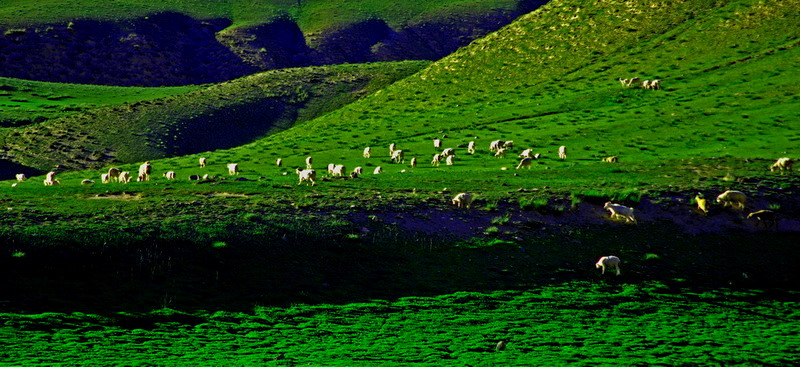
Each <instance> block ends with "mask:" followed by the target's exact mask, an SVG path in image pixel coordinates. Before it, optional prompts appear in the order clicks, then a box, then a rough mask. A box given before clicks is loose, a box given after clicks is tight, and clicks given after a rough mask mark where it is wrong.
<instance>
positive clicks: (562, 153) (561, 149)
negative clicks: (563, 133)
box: [558, 145, 567, 161]
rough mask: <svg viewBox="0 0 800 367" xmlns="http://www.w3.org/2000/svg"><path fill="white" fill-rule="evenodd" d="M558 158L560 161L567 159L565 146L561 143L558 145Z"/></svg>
mask: <svg viewBox="0 0 800 367" xmlns="http://www.w3.org/2000/svg"><path fill="white" fill-rule="evenodd" d="M558 158H559V159H561V160H562V161H563V160H565V159H567V147H566V146H563V145H562V146H560V147H558Z"/></svg>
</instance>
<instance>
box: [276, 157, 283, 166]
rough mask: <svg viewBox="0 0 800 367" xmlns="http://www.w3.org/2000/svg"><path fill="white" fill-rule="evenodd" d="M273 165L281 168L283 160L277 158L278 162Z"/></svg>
mask: <svg viewBox="0 0 800 367" xmlns="http://www.w3.org/2000/svg"><path fill="white" fill-rule="evenodd" d="M275 165H276V166H278V167H283V158H278V160H276V161H275Z"/></svg>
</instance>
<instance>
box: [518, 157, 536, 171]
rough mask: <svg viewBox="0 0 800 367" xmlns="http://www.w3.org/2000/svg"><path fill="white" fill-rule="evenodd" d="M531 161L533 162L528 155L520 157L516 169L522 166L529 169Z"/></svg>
mask: <svg viewBox="0 0 800 367" xmlns="http://www.w3.org/2000/svg"><path fill="white" fill-rule="evenodd" d="M531 162H533V159H531V158H529V157H525V158H522V160H520V161H519V164H518V165H517V169H520V168H523V167H525V168H527V169H531Z"/></svg>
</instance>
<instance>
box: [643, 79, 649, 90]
mask: <svg viewBox="0 0 800 367" xmlns="http://www.w3.org/2000/svg"><path fill="white" fill-rule="evenodd" d="M642 89H650V81H649V80H645V81H643V82H642Z"/></svg>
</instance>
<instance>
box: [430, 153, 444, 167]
mask: <svg viewBox="0 0 800 367" xmlns="http://www.w3.org/2000/svg"><path fill="white" fill-rule="evenodd" d="M441 162H442V156H441V155H439V154H434V155H433V159H432V160H431V166H436V167H438V166H439V164H441Z"/></svg>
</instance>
